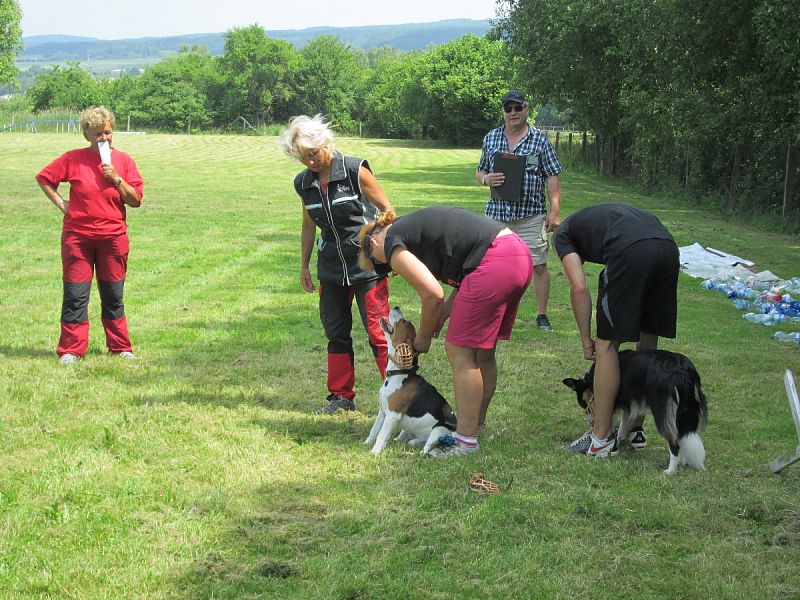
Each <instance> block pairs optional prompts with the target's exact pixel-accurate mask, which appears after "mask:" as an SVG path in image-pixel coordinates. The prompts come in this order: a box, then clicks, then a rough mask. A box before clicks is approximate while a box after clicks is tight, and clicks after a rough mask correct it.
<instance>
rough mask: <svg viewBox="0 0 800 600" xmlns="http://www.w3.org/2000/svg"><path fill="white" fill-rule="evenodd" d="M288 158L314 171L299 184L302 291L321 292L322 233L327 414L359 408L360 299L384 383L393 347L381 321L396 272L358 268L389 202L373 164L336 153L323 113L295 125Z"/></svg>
mask: <svg viewBox="0 0 800 600" xmlns="http://www.w3.org/2000/svg"><path fill="white" fill-rule="evenodd" d="M279 143H280V145H281V147H282V148H283V150H284V152H286V154H288V155H289V156H292V157H293V158H296V159H297V160H298V161H300V162H301V163H303V164H304V165H305V166H306V169H305V170H304V171H301V172H300V173H298V174H297V176H296V177H295V179H294V188H295V191H296V192H297V194H298V195H299V196H300V199H301V200H302V202H303V224H302V228H301V231H300V251H301V258H300V285H301V286H302V287H303V289H304V290H305V291H306V292H312V291H314V289H315V287H314V283H313V281H312V279H311V272H310V270H309V261H310V259H311V253H312V250H313V248H314V238H315V237H316V230H317V228H319V229H320V239H319V241H318V243H317V278H318V279H319V282H320V285H319V312H320V318H321V319H322V325H323V327H324V328H325V336H326V337H327V338H328V392H329V394H328V398H327V404H326V406H325V407H324V408H323V409H322V412H323V413H325V414H332V413H335V412H337V411H339V410H343V411H348V410H356V403H355V395H356V394H355V389H354V386H355V367H354V356H353V339H352V337H351V333H352V328H353V317H352V312H351V311H352V304H353V299H354V298H355V300H356V303H357V305H358V310H359V314H360V316H361V321H362V323H363V324H364V328H365V329H366V331H367V336H368V337H369V344H370V346H371V348H372V352H373V354H374V356H375V362H376V364H377V366H378V371H379V372H380V375H381V378H383V376H384V374H385V371H386V361H387V346H386V340H385V338H384V336H383V332H382V330H381V328H380V324H379V319H380V318H381V317H385V316H386V315H388V314H389V285H388V281H387V274H388V271H389V270H388V268H385V269H382V270H380V271H379V272H377V273H376V272H373V271H365V270H363V269H361V268H360V267H359V266H358V252H359V245H358V232H359V229H360V228H361V226H362V225H363V224H364V223H367V222H369V221H371V220H373V219H374V218H375V216H376V215H377V214H378V212H379V211H386V210H391V208H392V205H391V203H390V202H389V199H388V198H387V197H386V194H384V192H383V190H382V189H381V186H380V184H378V181H377V179H375V176H374V175H373V174H372V170H371V169H370V166H369V163H368V162H367V161H366V160H364V159H360V158H352V157H349V156H343V155H342V154H340V153H339V152H337V151H336V148H335V146H334V139H333V133H332V131H331V129H330V127H329V126H328V123H327V122H326V121H325V120H324V119H323V117H322V115H316V116H315V117H313V118H312V117H308V116H305V115H302V116H299V117H295V118H294V119H292V121H291V124H290V125H289V128H288V129H287V130H286V131H284V132H283V133H282V135H281V138H280V142H279Z"/></svg>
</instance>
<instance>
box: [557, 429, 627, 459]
mask: <svg viewBox="0 0 800 600" xmlns="http://www.w3.org/2000/svg"><path fill="white" fill-rule="evenodd" d="M616 441H617V438H615V437H610V438H608V439H607V440H598V439H597V438H596V437H594V434H593V433H592V432H591V431H587V432H586V433H584V434H583V435H582V436H581V437H579V438H578V439H577V440H575V441H574V442H572V443H571V444H564V445H563V446H561V448H562V449H564V450H566V451H567V452H572V453H573V454H585V455H586V456H591V457H593V458H608V457H609V456H611V455H612V451H613V450H614V446H615V445H616ZM617 451H619V448H617Z"/></svg>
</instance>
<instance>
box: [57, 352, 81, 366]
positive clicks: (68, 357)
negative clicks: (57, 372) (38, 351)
mask: <svg viewBox="0 0 800 600" xmlns="http://www.w3.org/2000/svg"><path fill="white" fill-rule="evenodd" d="M79 358H80V357H79V356H78V355H77V354H62V355H61V357H60V358H59V359H58V362H59V363H61V364H62V365H74V364H75V363H76V362H78V359H79Z"/></svg>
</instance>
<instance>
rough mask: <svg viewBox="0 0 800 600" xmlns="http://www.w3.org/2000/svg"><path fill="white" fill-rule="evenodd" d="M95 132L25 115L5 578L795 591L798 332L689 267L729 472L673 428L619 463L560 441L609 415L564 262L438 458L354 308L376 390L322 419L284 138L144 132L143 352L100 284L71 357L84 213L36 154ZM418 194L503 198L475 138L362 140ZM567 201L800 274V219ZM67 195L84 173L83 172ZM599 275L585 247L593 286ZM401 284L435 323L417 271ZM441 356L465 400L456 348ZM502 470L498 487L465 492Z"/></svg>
mask: <svg viewBox="0 0 800 600" xmlns="http://www.w3.org/2000/svg"><path fill="white" fill-rule="evenodd" d="M80 145H83V140H82V138H81V137H80V136H78V135H69V134H62V135H55V134H52V135H50V134H22V133H19V134H2V135H0V156H2V157H3V159H2V161H0V232H2V235H0V315H2V321H1V322H2V328H0V365H1V367H0V597H2V598H90V599H100V598H142V599H144V598H147V599H151V598H187V599H194V598H209V599H210V598H237V599H238V598H281V599H283V598H303V599H341V600H360V599H373V598H376V599H378V598H380V599H384V598H391V599H394V598H397V599H410V598H413V599H417V598H420V599H442V600H444V599H450V598H456V597H462V598H470V599H472V598H577V597H581V596H583V595H586V594H590V593H592V592H594V593H593V596H592V597H594V598H612V597H614V598H630V599H633V600H641V599H644V598H731V599H740V598H746V597H759V598H790V597H798V596H800V569H798V561H800V505H799V504H798V497H800V466H795V467H792V468H789V469H788V470H787V471H785V472H784V473H783V474H782V475H780V476H773V475H772V474H771V472H770V470H769V468H768V466H767V463H768V461H769V460H771V459H772V458H774V457H775V456H777V455H778V454H781V453H783V452H786V451H788V450H791V449H792V448H793V447H794V446H795V445H796V444H797V439H796V437H795V429H794V425H793V423H792V420H791V416H790V412H789V406H788V403H787V401H786V395H785V392H784V389H783V384H782V376H783V371H784V370H785V369H786V368H791V369H793V370H794V371H795V373H796V374H800V349H798V348H797V347H794V348H792V347H786V346H782V345H778V344H777V343H775V342H773V341H772V340H771V339H770V337H769V334H770V332H771V331H772V329H771V328H767V327H762V326H756V325H752V324H750V323H747V322H745V321H744V320H743V319H741V317H740V314H741V313H739V312H738V311H736V310H735V309H734V308H733V307H732V306H731V305H730V302H729V301H727V300H725V299H723V298H722V296H721V295H719V294H716V293H713V292H707V291H704V290H701V289H700V285H699V280H696V279H691V278H689V277H686V276H681V280H680V289H679V294H680V307H679V311H680V314H679V326H678V337H677V339H676V340H674V341H666V342H665V343H664V344H663V347H664V348H666V349H671V350H676V351H680V352H683V353H685V354H687V355H688V356H689V357H691V358H692V359H693V360H694V362H695V363H696V365H697V367H698V369H699V371H700V373H701V375H702V377H703V382H704V388H705V391H706V393H707V395H708V397H709V428H708V431H707V433H706V435H705V436H704V439H705V444H706V450H707V455H708V457H707V461H706V467H707V470H706V471H704V472H695V471H691V470H686V469H683V470H680V471H679V472H678V474H677V475H676V476H674V477H671V478H669V477H666V476H664V475H663V474H662V470H663V469H664V468H665V467H666V465H667V462H668V451H667V449H666V445H665V444H664V442H663V441H662V440H661V439H660V438H659V437H658V436H657V435H655V432H654V429H653V427H652V422H651V421H650V420H648V421H647V423H646V427H647V429H648V432H649V433H651V435H650V441H651V442H650V445H649V447H648V448H647V449H646V450H645V451H643V452H640V453H636V454H633V453H631V452H628V453H624V452H623V453H622V454H621V455H620V457H619V458H617V459H614V460H610V461H606V462H591V461H589V460H587V459H585V458H583V457H573V456H567V455H565V454H564V453H563V452H562V451H561V450H559V446H560V445H561V444H562V443H564V442H567V441H571V440H572V439H574V438H575V437H577V436H578V435H579V434H580V433H582V431H583V430H584V428H585V426H586V422H585V418H584V417H583V416H582V414H581V413H580V412H579V410H578V408H577V406H576V405H575V404H574V394H573V393H572V392H571V391H570V390H568V389H567V388H566V387H564V386H563V385H562V384H561V380H562V379H563V378H564V377H567V376H578V375H582V374H583V372H584V371H585V369H586V368H587V363H586V362H585V361H584V360H583V359H582V358H581V356H582V354H581V347H580V340H579V337H578V334H577V330H576V327H575V324H574V321H573V317H572V313H571V309H570V306H569V295H568V290H567V286H566V281H565V278H564V276H563V273H562V271H561V269H560V265H559V264H558V262H557V260H555V259H553V261H551V272H552V276H553V284H552V292H551V302H550V311H549V312H550V317H551V320H552V321H553V324H554V326H555V331H553V332H551V333H542V332H539V331H538V330H536V328H535V327H534V326H533V324H532V321H533V312H534V303H533V299H532V296H531V295H530V294H529V295H528V296H527V297H526V300H525V302H524V306H523V309H522V311H521V316H520V318H519V320H518V326H517V329H516V331H515V334H514V337H513V338H512V339H511V341H510V342H508V343H504V344H502V346H501V348H500V349H499V352H498V360H499V369H500V381H499V387H498V392H497V395H496V397H495V402H494V404H493V406H492V408H491V409H490V413H489V419H488V423H487V432H486V435H485V437H484V439H483V440H482V452H481V454H480V455H479V456H478V457H476V458H469V459H463V460H455V461H444V462H443V461H432V460H425V459H422V458H420V457H419V456H418V455H417V454H416V453H415V452H412V451H411V450H410V449H408V448H406V447H401V446H400V445H398V444H397V443H393V444H390V446H389V447H388V448H387V450H386V451H385V452H384V453H383V454H382V455H381V456H380V458H378V459H376V458H375V457H373V456H372V455H371V454H370V453H369V452H368V449H367V448H366V447H364V446H363V445H362V444H361V442H362V441H363V439H364V438H365V437H366V435H367V433H368V430H369V427H370V425H371V423H372V420H373V417H374V415H375V410H376V402H375V398H376V395H377V389H378V386H379V385H380V382H379V380H378V376H377V374H376V372H375V369H374V364H373V363H372V360H371V358H370V356H371V355H370V352H369V348H368V346H367V344H366V339H365V335H364V334H363V332H362V331H360V330H358V329H357V330H356V331H355V338H356V344H357V347H356V353H357V362H358V391H359V392H360V395H359V397H358V402H359V406H360V408H361V412H359V413H357V414H355V415H353V416H349V417H348V416H342V417H335V418H329V417H327V418H326V417H322V416H317V415H315V414H313V413H314V411H315V410H316V409H318V408H320V407H321V405H322V401H323V399H324V397H325V395H326V393H327V392H326V390H325V339H324V336H323V335H322V328H321V325H320V323H319V318H318V312H317V303H316V297H315V296H314V295H309V294H305V293H304V292H303V291H302V290H301V288H300V287H299V284H298V277H299V271H298V266H299V229H300V209H299V201H298V199H297V198H296V196H295V194H294V191H293V188H292V178H293V175H294V173H296V172H297V171H298V170H299V169H298V165H297V164H296V163H294V162H293V161H291V160H289V159H288V158H286V157H284V156H282V155H281V154H280V153H279V151H278V149H277V147H276V144H275V140H274V139H273V138H266V137H222V136H201V137H188V136H167V135H145V136H122V135H118V136H117V138H116V146H117V147H118V148H120V149H122V150H125V151H127V152H129V153H130V154H131V155H132V156H133V157H134V158H135V159H136V160H137V163H138V165H139V167H140V170H141V171H142V173H143V175H144V177H145V181H146V188H145V201H144V206H143V208H141V209H138V210H131V211H129V224H130V236H131V245H132V250H131V255H130V263H129V277H128V281H127V284H126V305H127V313H128V320H129V326H130V330H131V334H132V337H133V342H134V346H135V351H136V353H137V354H138V355H139V356H140V360H139V361H138V362H136V363H127V362H124V361H122V360H119V359H117V358H116V357H111V356H108V355H106V354H105V352H104V345H103V340H102V337H103V336H102V329H101V327H100V326H99V320H100V314H99V299H98V297H97V294H96V292H93V297H92V303H91V311H90V312H91V322H92V334H91V335H92V337H91V343H90V350H89V354H88V355H87V357H86V359H85V360H83V361H81V362H80V363H79V364H77V365H75V366H73V367H68V368H65V367H62V366H60V365H59V364H58V363H57V360H56V356H55V345H56V342H57V339H58V318H59V311H60V302H61V282H60V264H59V235H60V219H59V213H58V212H57V211H56V209H55V208H54V207H53V206H52V205H50V204H49V203H48V201H47V200H46V199H45V198H44V196H43V195H42V194H41V192H40V191H39V189H38V186H37V185H36V183H35V182H34V179H33V176H34V174H35V173H36V172H37V171H38V169H40V168H41V167H42V166H43V165H45V164H46V163H47V162H48V161H50V160H51V159H53V158H55V157H56V156H57V155H58V154H59V153H61V152H63V151H65V150H67V149H70V148H73V147H76V146H80ZM339 147H340V149H341V150H343V151H344V152H345V153H348V154H355V155H358V156H366V157H368V158H369V160H370V163H371V164H372V166H373V168H374V170H375V172H376V174H377V176H378V177H379V179H380V181H381V182H382V184H383V186H384V188H385V189H386V191H387V192H388V195H389V197H390V198H391V199H392V201H393V202H394V203H395V206H396V207H397V208H398V210H399V212H400V213H403V212H406V211H408V210H411V209H414V208H418V207H421V206H425V205H428V204H435V203H442V204H454V205H459V206H464V207H467V208H470V209H472V210H475V211H481V210H482V207H483V203H484V195H485V189H482V188H480V187H479V186H477V185H476V184H475V182H474V180H473V178H472V174H473V172H474V169H475V166H476V163H477V160H478V156H479V150H478V149H450V148H441V147H437V146H435V145H432V144H425V143H410V142H393V141H381V140H357V139H342V140H340V141H339ZM562 190H563V211H562V216H567V215H568V214H569V213H571V212H572V211H574V210H575V209H577V208H579V207H581V206H584V205H587V204H592V203H599V202H606V201H617V200H619V201H625V202H629V203H632V204H636V205H639V206H642V207H645V208H648V209H651V210H653V211H654V212H656V214H657V215H658V216H659V217H660V218H661V219H662V220H663V221H664V223H665V224H666V225H667V227H668V228H669V229H670V230H671V231H672V232H673V234H674V235H675V237H676V239H677V241H678V243H679V244H680V245H686V244H690V243H693V242H695V241H698V242H700V243H702V244H704V245H711V246H713V247H716V248H720V249H723V250H726V251H729V252H732V253H735V254H739V255H740V256H745V257H747V258H750V259H751V260H754V261H755V262H756V263H757V265H758V266H759V267H760V268H765V269H766V268H768V269H770V270H772V271H773V272H775V273H777V274H778V275H781V276H783V277H791V276H797V275H800V241H799V240H798V238H797V237H786V236H780V235H773V234H767V233H765V232H763V231H755V230H752V229H750V228H748V227H746V226H743V225H741V224H736V223H731V222H727V221H725V220H723V219H721V218H719V217H717V216H715V215H712V214H710V213H708V212H706V211H705V210H704V208H703V207H701V206H696V205H693V204H689V203H685V202H678V201H676V200H671V199H667V198H665V197H660V196H646V195H642V194H639V193H635V192H632V191H630V190H628V189H627V188H625V187H623V186H620V185H616V184H611V183H608V182H605V181H599V180H597V179H596V178H594V177H593V176H591V175H587V174H579V173H575V172H569V171H568V172H566V173H565V174H564V176H563V178H562ZM63 193H64V194H66V190H63ZM598 271H599V269H596V268H594V267H590V269H589V272H590V274H591V275H592V278H593V279H596V275H597V273H598ZM391 286H392V288H391V289H392V302H393V303H398V304H400V305H401V306H403V308H404V309H405V312H406V314H407V316H410V317H411V318H413V319H415V320H416V319H417V317H418V310H419V304H418V301H417V299H416V296H415V295H413V293H411V291H410V288H408V287H407V286H406V284H405V283H404V282H403V281H401V280H399V279H394V280H392V282H391ZM422 373H423V374H424V375H425V376H426V377H427V378H428V379H429V380H430V381H431V382H432V383H434V384H435V385H436V386H437V387H438V388H439V389H440V391H442V392H443V393H444V394H445V396H446V397H448V398H452V384H451V382H450V380H449V369H448V366H447V360H446V357H445V355H444V349H443V347H442V342H441V341H439V342H437V343H435V344H434V346H433V348H432V350H431V352H430V353H429V354H428V355H425V356H424V357H423V358H422ZM476 473H483V474H484V475H485V476H486V477H487V478H488V479H491V480H493V481H496V482H497V483H499V484H500V485H501V486H503V487H507V486H508V485H509V484H510V487H507V489H506V490H505V491H504V492H503V493H501V494H500V495H498V496H495V497H491V498H487V497H483V496H479V495H476V494H474V493H471V492H470V491H468V481H469V478H470V476H472V475H474V474H476Z"/></svg>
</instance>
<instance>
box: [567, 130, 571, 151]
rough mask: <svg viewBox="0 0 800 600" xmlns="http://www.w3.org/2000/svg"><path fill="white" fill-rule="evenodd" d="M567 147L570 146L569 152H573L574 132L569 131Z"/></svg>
mask: <svg viewBox="0 0 800 600" xmlns="http://www.w3.org/2000/svg"><path fill="white" fill-rule="evenodd" d="M567 148H569V153H570V154H572V132H571V131H570V132H569V137H568V138H567Z"/></svg>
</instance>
